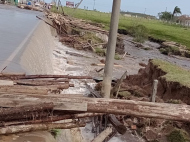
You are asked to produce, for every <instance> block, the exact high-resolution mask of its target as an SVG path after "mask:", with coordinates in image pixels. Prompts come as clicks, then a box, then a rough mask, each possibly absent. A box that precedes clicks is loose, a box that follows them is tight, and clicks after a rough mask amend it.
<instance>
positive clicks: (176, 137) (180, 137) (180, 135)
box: [167, 129, 189, 142]
mask: <svg viewBox="0 0 190 142" xmlns="http://www.w3.org/2000/svg"><path fill="white" fill-rule="evenodd" d="M167 139H168V141H169V142H189V136H188V134H187V132H185V131H183V130H180V129H175V130H174V131H172V132H171V133H170V134H169V135H168V136H167Z"/></svg>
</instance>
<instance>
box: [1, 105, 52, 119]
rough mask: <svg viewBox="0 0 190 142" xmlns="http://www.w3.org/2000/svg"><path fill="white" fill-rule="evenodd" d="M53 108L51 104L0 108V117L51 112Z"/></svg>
mask: <svg viewBox="0 0 190 142" xmlns="http://www.w3.org/2000/svg"><path fill="white" fill-rule="evenodd" d="M53 107H54V104H53V103H41V104H37V105H28V106H22V107H14V108H0V117H3V116H7V115H18V114H22V113H28V112H34V111H43V110H53Z"/></svg>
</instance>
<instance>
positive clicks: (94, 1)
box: [93, 0, 96, 10]
mask: <svg viewBox="0 0 190 142" xmlns="http://www.w3.org/2000/svg"><path fill="white" fill-rule="evenodd" d="M95 2H96V0H94V6H93V10H94V8H95Z"/></svg>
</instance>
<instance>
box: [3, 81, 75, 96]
mask: <svg viewBox="0 0 190 142" xmlns="http://www.w3.org/2000/svg"><path fill="white" fill-rule="evenodd" d="M70 86H71V87H72V86H73V84H67V83H65V84H63V85H50V86H24V85H23V86H21V85H10V86H8V85H7V86H0V92H7V93H26V94H47V93H48V91H52V90H62V89H68V88H69V87H70Z"/></svg>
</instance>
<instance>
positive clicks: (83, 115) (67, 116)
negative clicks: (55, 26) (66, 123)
mask: <svg viewBox="0 0 190 142" xmlns="http://www.w3.org/2000/svg"><path fill="white" fill-rule="evenodd" d="M44 114H46V113H44ZM39 115H41V114H39ZM100 115H103V113H81V114H65V115H64V114H63V115H55V114H54V116H48V115H46V116H41V118H40V119H39V118H37V119H36V120H25V121H21V120H17V121H12V122H4V123H2V126H10V125H28V124H40V123H51V122H55V121H60V120H65V119H79V118H86V117H94V116H100ZM0 126H1V125H0Z"/></svg>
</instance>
